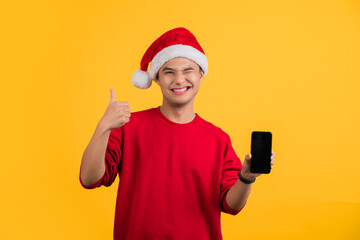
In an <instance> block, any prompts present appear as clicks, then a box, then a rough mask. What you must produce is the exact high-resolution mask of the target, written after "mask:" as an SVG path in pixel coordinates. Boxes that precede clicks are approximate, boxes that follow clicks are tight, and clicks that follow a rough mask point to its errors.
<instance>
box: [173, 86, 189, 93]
mask: <svg viewBox="0 0 360 240" xmlns="http://www.w3.org/2000/svg"><path fill="white" fill-rule="evenodd" d="M186 89H187V87H185V88H181V89H173V91H174V92H185V91H186Z"/></svg>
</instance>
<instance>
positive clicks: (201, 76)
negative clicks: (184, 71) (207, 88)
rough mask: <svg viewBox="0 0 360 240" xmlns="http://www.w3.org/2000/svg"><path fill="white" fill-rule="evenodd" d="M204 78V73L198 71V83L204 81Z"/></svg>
mask: <svg viewBox="0 0 360 240" xmlns="http://www.w3.org/2000/svg"><path fill="white" fill-rule="evenodd" d="M204 76H205V74H204V72H203V71H202V70H201V71H200V83H201V82H202V81H203V80H204Z"/></svg>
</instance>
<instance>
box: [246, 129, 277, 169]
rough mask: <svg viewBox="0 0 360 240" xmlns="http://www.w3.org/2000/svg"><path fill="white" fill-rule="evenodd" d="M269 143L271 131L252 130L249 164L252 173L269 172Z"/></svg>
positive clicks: (270, 141)
mask: <svg viewBox="0 0 360 240" xmlns="http://www.w3.org/2000/svg"><path fill="white" fill-rule="evenodd" d="M271 143H272V134H271V132H252V134H251V155H252V157H251V165H250V171H251V172H252V173H270V169H271V167H270V161H271V159H270V157H271Z"/></svg>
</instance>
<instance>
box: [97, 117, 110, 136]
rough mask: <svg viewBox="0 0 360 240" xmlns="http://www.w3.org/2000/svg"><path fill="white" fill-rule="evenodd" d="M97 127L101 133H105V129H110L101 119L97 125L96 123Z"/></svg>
mask: <svg viewBox="0 0 360 240" xmlns="http://www.w3.org/2000/svg"><path fill="white" fill-rule="evenodd" d="M97 129H98V130H99V131H100V132H101V133H102V134H103V133H106V132H107V131H109V130H110V129H109V128H108V127H107V126H106V124H104V122H103V121H102V120H100V121H99V123H98V125H97Z"/></svg>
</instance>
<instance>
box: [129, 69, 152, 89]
mask: <svg viewBox="0 0 360 240" xmlns="http://www.w3.org/2000/svg"><path fill="white" fill-rule="evenodd" d="M131 82H132V84H134V86H135V87H138V88H141V89H146V88H149V87H150V86H151V83H152V79H151V77H150V74H149V73H148V72H145V71H142V70H140V69H139V70H136V71H135V72H134V74H133V75H132V78H131Z"/></svg>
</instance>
